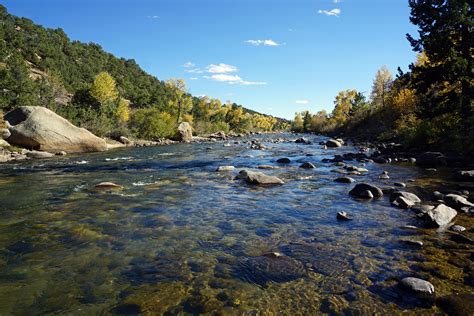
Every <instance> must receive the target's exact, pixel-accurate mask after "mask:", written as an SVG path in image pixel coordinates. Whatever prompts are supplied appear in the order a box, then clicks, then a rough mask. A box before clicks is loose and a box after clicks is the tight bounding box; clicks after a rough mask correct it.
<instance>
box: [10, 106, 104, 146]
mask: <svg viewBox="0 0 474 316" xmlns="http://www.w3.org/2000/svg"><path fill="white" fill-rule="evenodd" d="M5 120H6V121H8V122H9V124H10V125H11V127H10V132H11V136H10V137H9V138H8V142H9V143H10V144H12V145H17V146H22V147H26V148H30V149H35V150H42V151H49V152H58V151H66V152H68V153H80V152H91V151H105V150H107V143H106V142H105V140H103V139H102V138H99V137H97V136H95V135H93V134H92V133H91V132H89V131H88V130H86V129H84V128H79V127H77V126H74V125H73V124H71V123H70V122H69V121H68V120H66V119H64V118H62V117H61V116H59V115H57V114H56V113H54V112H53V111H51V110H49V109H47V108H44V107H41V106H22V107H19V108H16V109H14V110H12V111H10V112H8V113H7V114H5Z"/></svg>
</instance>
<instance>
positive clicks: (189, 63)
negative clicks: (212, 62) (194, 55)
mask: <svg viewBox="0 0 474 316" xmlns="http://www.w3.org/2000/svg"><path fill="white" fill-rule="evenodd" d="M183 67H184V68H194V67H196V65H195V64H194V63H192V62H190V61H188V62H186V63H184V65H183Z"/></svg>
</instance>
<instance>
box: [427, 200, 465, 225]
mask: <svg viewBox="0 0 474 316" xmlns="http://www.w3.org/2000/svg"><path fill="white" fill-rule="evenodd" d="M456 215H457V212H456V210H455V209H452V208H450V207H449V206H446V205H444V204H439V205H438V206H436V207H435V208H433V209H432V210H430V211H428V212H426V213H425V214H424V216H423V218H424V219H425V220H426V221H427V222H428V224H429V225H430V226H434V227H441V226H445V225H447V224H449V223H450V222H451V221H452V220H453V219H454V217H456Z"/></svg>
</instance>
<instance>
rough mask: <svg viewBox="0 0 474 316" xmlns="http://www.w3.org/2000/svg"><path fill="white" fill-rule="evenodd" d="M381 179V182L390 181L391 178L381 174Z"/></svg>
mask: <svg viewBox="0 0 474 316" xmlns="http://www.w3.org/2000/svg"><path fill="white" fill-rule="evenodd" d="M379 179H381V180H388V179H390V176H389V175H388V174H381V175H380V176H379Z"/></svg>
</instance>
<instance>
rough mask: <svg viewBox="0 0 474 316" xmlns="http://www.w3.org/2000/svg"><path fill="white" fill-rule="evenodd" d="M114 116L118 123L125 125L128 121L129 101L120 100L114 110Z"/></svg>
mask: <svg viewBox="0 0 474 316" xmlns="http://www.w3.org/2000/svg"><path fill="white" fill-rule="evenodd" d="M115 116H116V117H117V119H118V120H119V122H120V123H127V122H128V120H129V119H130V101H129V100H126V99H123V98H120V100H119V102H118V105H117V108H116V109H115Z"/></svg>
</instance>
